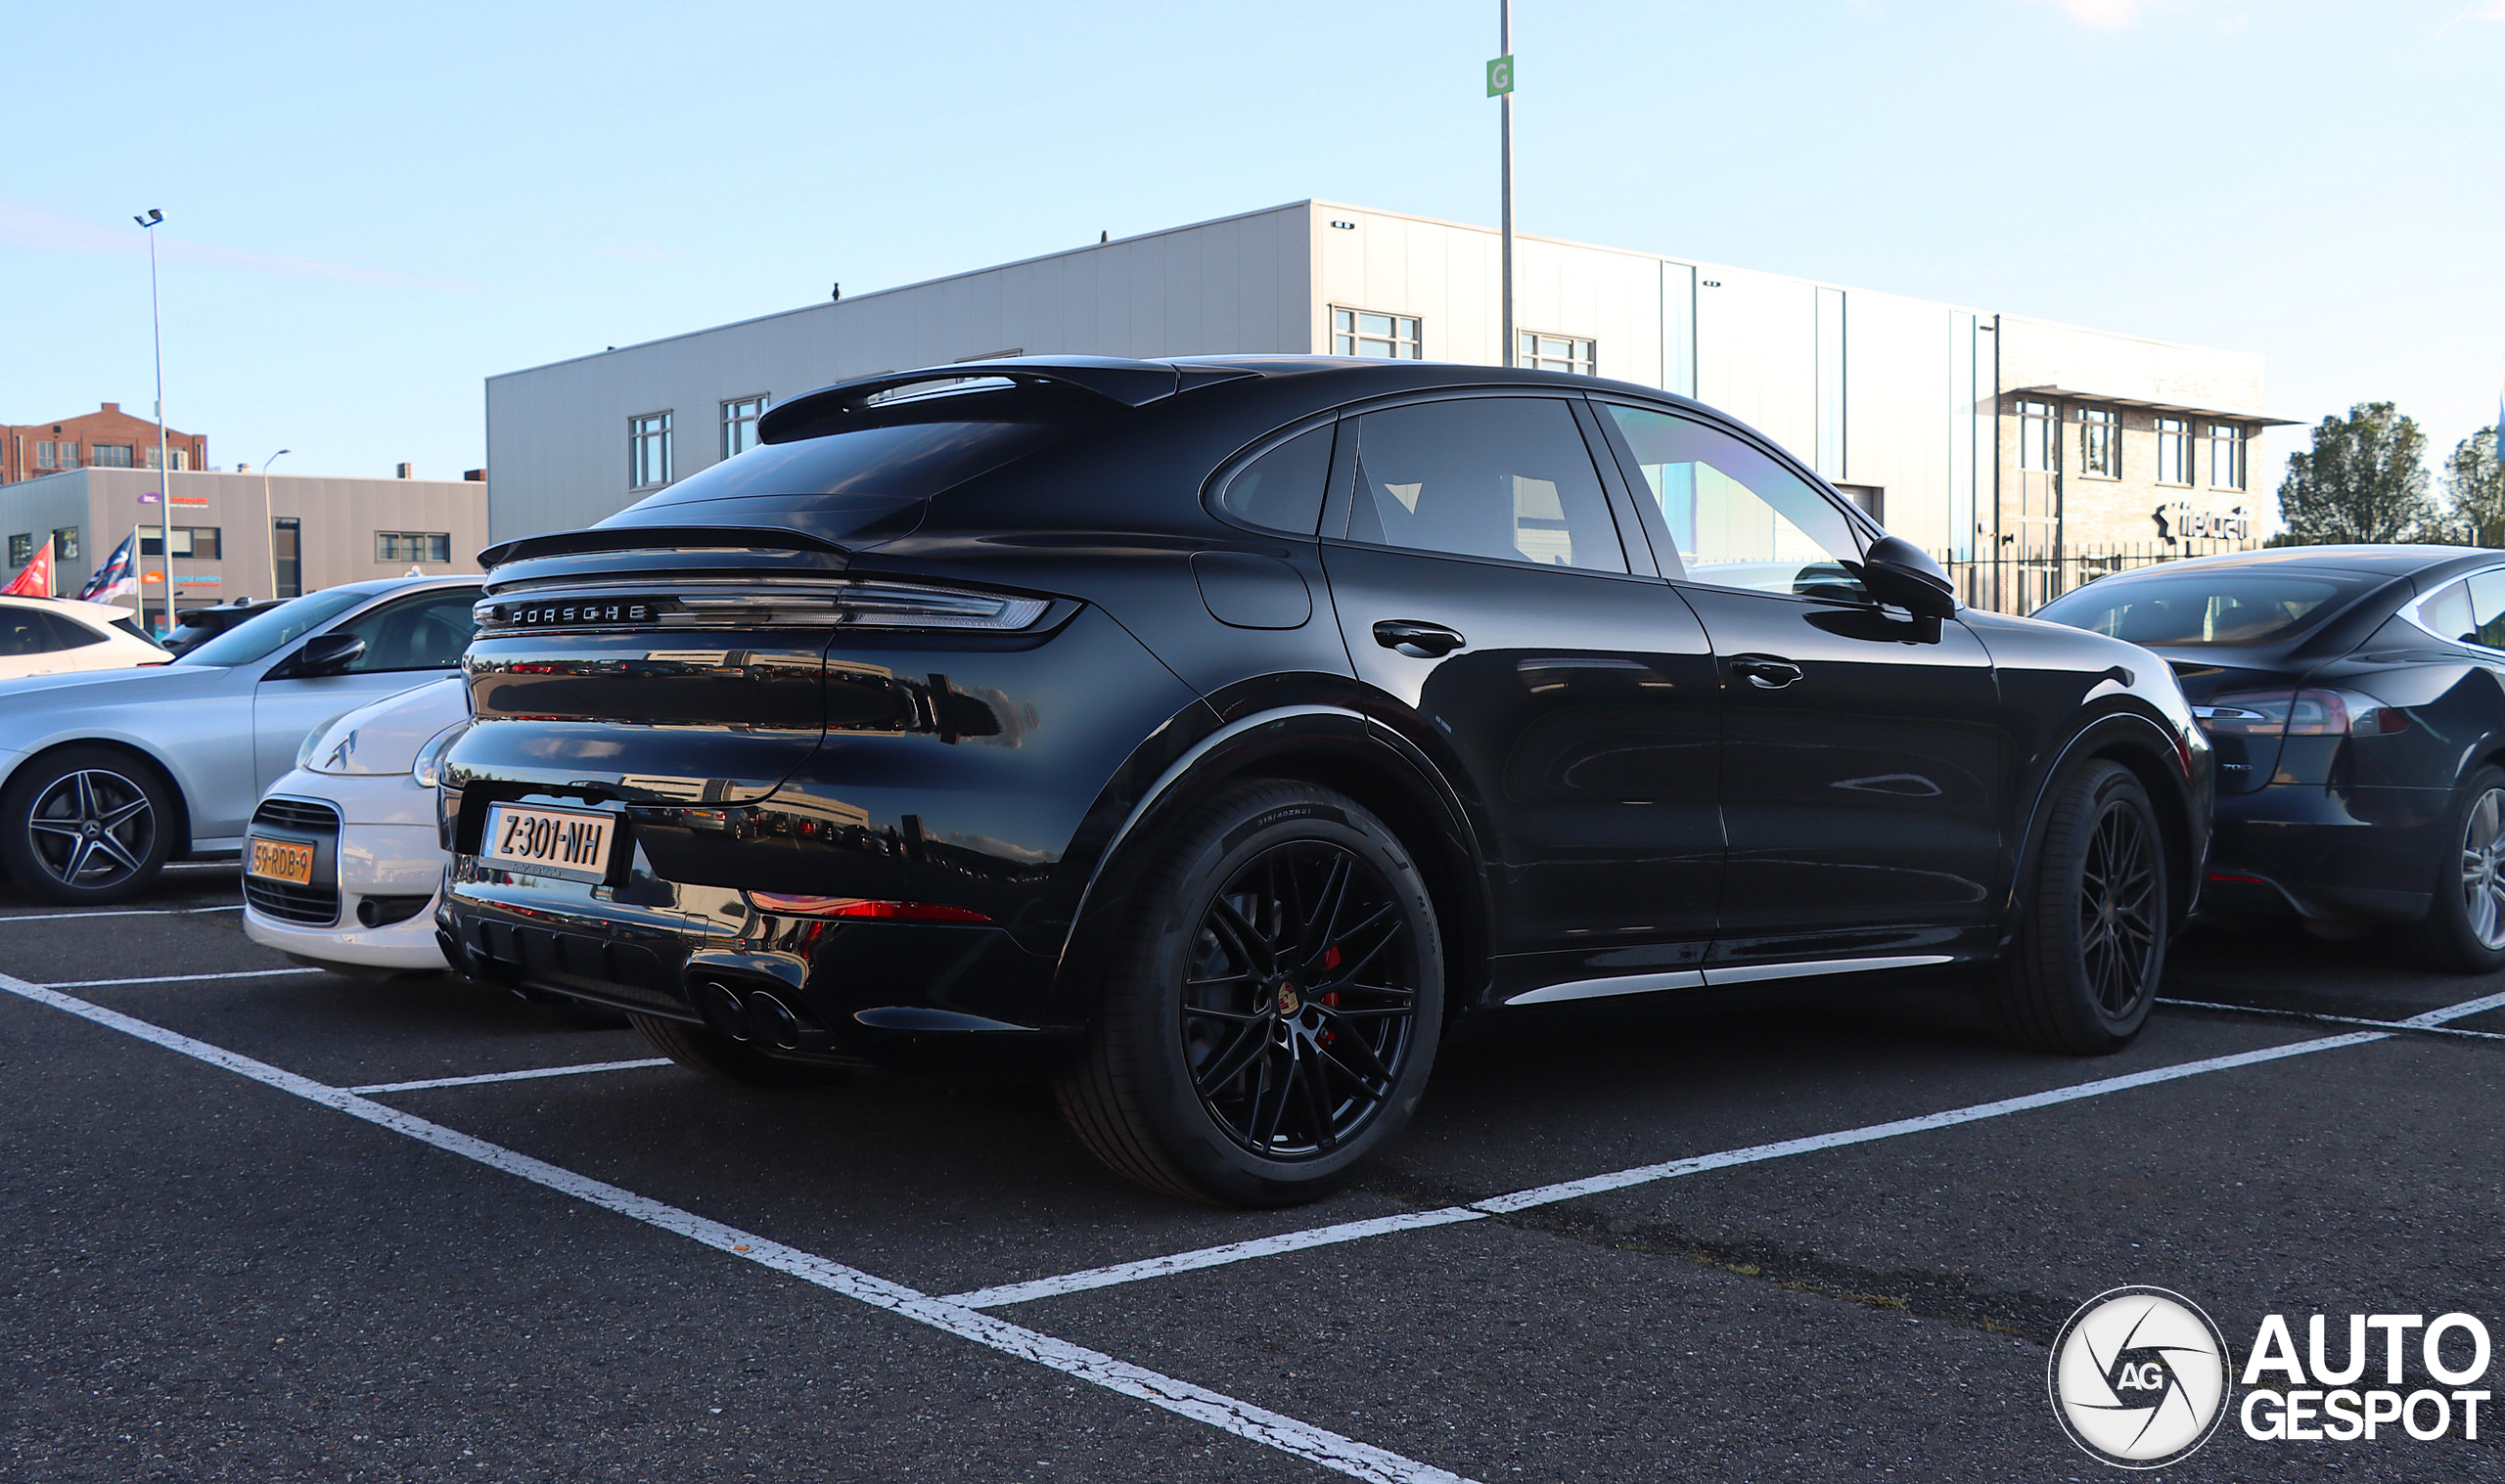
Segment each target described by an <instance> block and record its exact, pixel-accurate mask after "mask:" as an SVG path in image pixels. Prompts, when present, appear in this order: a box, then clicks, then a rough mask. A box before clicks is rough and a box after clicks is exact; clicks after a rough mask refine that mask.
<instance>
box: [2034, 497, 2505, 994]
mask: <svg viewBox="0 0 2505 1484" xmlns="http://www.w3.org/2000/svg"><path fill="white" fill-rule="evenodd" d="M2038 616H2040V617H2044V618H2049V619H2053V620H2056V621H2058V622H2062V623H2072V624H2076V625H2078V626H2079V627H2081V628H2087V629H2093V630H2095V631H2096V632H2098V633H2102V634H2111V635H2114V636H2115V637H2117V638H2120V639H2128V640H2131V641H2133V642H2134V643H2137V644H2141V645H2145V646H2147V647H2148V648H2149V649H2151V650H2153V651H2155V652H2157V653H2158V654H2160V655H2162V656H2163V657H2164V658H2165V659H2166V660H2167V662H2168V663H2170V664H2171V665H2172V666H2173V668H2174V673H2175V675H2176V676H2177V677H2178V678H2179V679H2180V680H2181V681H2182V684H2183V689H2184V692H2185V693H2186V695H2188V696H2189V697H2191V699H2192V700H2194V701H2195V702H2196V703H2197V704H2196V705H2195V707H2194V710H2195V712H2196V714H2198V716H2199V717H2200V719H2201V724H2202V726H2203V727H2204V728H2205V729H2207V730H2208V731H2209V734H2210V736H2211V737H2212V738H2213V739H2214V741H2215V744H2216V749H2217V771H2218V787H2217V795H2218V796H2217V815H2216V820H2217V823H2216V832H2215V842H2214V845H2213V848H2212V849H2211V852H2210V859H2209V890H2208V894H2207V897H2206V898H2205V900H2207V901H2208V902H2209V903H2210V904H2211V905H2214V906H2216V907H2219V908H2221V909H2224V910H2228V911H2240V912H2246V913H2252V914H2255V915H2259V916H2276V917H2301V918H2305V919H2309V920H2312V921H2315V922H2337V923H2346V924H2355V925H2361V926H2362V925H2384V926H2392V927H2397V928H2398V929H2399V930H2400V933H2401V935H2402V936H2403V937H2404V938H2405V939H2406V940H2408V941H2409V943H2410V944H2411V946H2413V947H2414V948H2415V949H2416V950H2417V952H2418V957H2419V958H2420V959H2421V960H2422V961H2423V962H2425V963H2427V964H2429V965H2431V966H2432V967H2438V968H2447V969H2451V970H2454V971H2456V972H2461V973H2491V972H2494V971H2495V970H2496V969H2498V968H2505V552H2497V551H2469V550H2464V549H2463V548H2461V547H2457V546H2297V547H2281V548H2276V549H2272V550H2266V551H2258V552H2245V553H2239V554H2237V555H2234V556H2228V557H2207V558H2201V559H2198V560H2195V561H2190V562H2168V563H2166V564H2165V565H2163V566H2158V567H2150V568H2147V569H2145V570H2142V571H2138V572H2127V573H2122V574H2118V575H2116V576H2112V577H2107V578H2104V579H2102V580H2100V581H2097V582H2093V583H2090V584H2089V585H2087V586H2086V587H2082V588H2079V589H2077V590H2076V591H2074V592H2072V593H2070V594H2067V595H2065V596H2064V597H2061V598H2058V599H2056V600H2054V601H2053V602H2052V603H2050V604H2047V605H2046V606H2045V607H2042V608H2041V609H2039V610H2038Z"/></svg>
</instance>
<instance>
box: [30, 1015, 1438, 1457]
mask: <svg viewBox="0 0 2505 1484" xmlns="http://www.w3.org/2000/svg"><path fill="white" fill-rule="evenodd" d="M0 990H6V991H8V992H9V993H11V994H15V995H19V996H22V997H23V998H25V999H28V1000H32V1001H34V1002H35V1003H37V1004H39V1005H48V1006H50V1007H52V1008H53V1009H55V1010H58V1011H63V1012H68V1013H69V1014H73V1015H76V1016H78V1017H80V1018H81V1019H84V1020H89V1021H92V1022H94V1023H95V1024H98V1025H101V1026H105V1027H106V1028H108V1029H111V1030H117V1031H120V1032H122V1033H123V1034H124V1035H129V1036H135V1037H137V1038H138V1039H140V1040H142V1041H146V1042H148V1043H149V1044H151V1045H153V1046H159V1047H163V1048H164V1049H165V1050H167V1051H171V1052H176V1053H179V1054H181V1055H182V1056H186V1057H192V1058H194V1059H195V1060H199V1061H204V1062H206V1063H207V1064H208V1065H210V1066H215V1067H219V1068H221V1069H223V1070H226V1071H230V1072H233V1073H235V1074H236V1075H237V1076H240V1077H248V1078H250V1079H251V1080H252V1081H254V1082H258V1083H260V1084H262V1085H263V1086H265V1087H271V1088H275V1089H277V1090H278V1091H280V1092H283V1093H287V1094H290V1095H291V1096H294V1097H297V1098H301V1099H303V1100H305V1101H306V1102H312V1103H317V1104H319V1105H321V1106H323V1107H327V1108H332V1109H334V1110H336V1111H338V1112H342V1113H345V1114H347V1115H348V1116H349V1117H351V1118H359V1119H363V1120H364V1121H365V1122H367V1123H371V1124H374V1125H375V1126H377V1127H379V1128H386V1129H389V1130H390V1131H392V1132H393V1133H395V1134H402V1135H405V1136H407V1137H408V1138H411V1139H414V1140H416V1141H418V1142H419V1143H421V1144H426V1145H431V1146H433V1147H435V1148H438V1149H441V1150H443V1151H444V1152H446V1153H449V1154H457V1155H459V1156H461V1157H462V1158H464V1159H469V1160H474V1161H476V1162H478V1163H479V1164H482V1165H485V1166H487V1167H488V1168H490V1169H494V1170H501V1171H503V1172H504V1173H506V1174H508V1175H514V1176H518V1177H520V1178H522V1179H524V1180H527V1181H529V1182H531V1183H532V1184H534V1185H537V1186H541V1187H543V1188H545V1189H547V1190H551V1191H555V1192H558V1193H559V1194H563V1195H570V1196H572V1197H573V1198H574V1199H576V1200H580V1201H583V1202H585V1203H587V1204H590V1205H595V1206H598V1207H600V1208H602V1209H603V1210H608V1211H614V1212H615V1213H617V1214H618V1215H620V1216H624V1217H627V1218H629V1219H631V1220H634V1221H639V1222H642V1223H644V1224H645V1225H646V1226H650V1227H654V1228H657V1229H659V1230H660V1231H663V1232H671V1233H675V1234H676V1235H678V1236H680V1237H686V1238H688V1239H689V1240H691V1241H695V1242H700V1243H702V1244H704V1245H706V1246H708V1247H711V1248H713V1249H714V1250H716V1251H718V1252H723V1253H726V1254H729V1255H731V1256H735V1257H740V1258H744V1259H746V1260H747V1261H749V1262H752V1263H755V1264H757V1265H758V1266H760V1267H764V1268H770V1269H772V1270H774V1271H775V1272H778V1273H784V1274H788V1275H790V1276H791V1277H793V1278H797V1279H798V1280H800V1281H801V1282H806V1283H812V1284H815V1285H816V1286H818V1287H821V1288H825V1289H827V1290H828V1291H830V1292H834V1293H840V1294H843V1296H844V1297H846V1298H852V1299H858V1300H859V1301H861V1302H862V1303H865V1304H868V1305H870V1306H872V1307H874V1308H879V1309H885V1310H887V1311H888V1312H889V1313H891V1314H898V1315H902V1316H903V1317H904V1318H906V1319H910V1320H913V1321H915V1322H917V1323H920V1324H924V1325H928V1326H930V1327H933V1328H934V1329H940V1330H944V1331H945V1332H947V1333H950V1334H954V1335H956V1336H958V1337H959V1338H961V1339H968V1340H972V1341H974V1342H975V1343H976V1344H979V1345H982V1346H985V1347H986V1348H989V1349H992V1350H997V1351H999V1352H1001V1353H1002V1354H1004V1355H1011V1356H1016V1357H1018V1358H1019V1359H1021V1360H1028V1361H1033V1362H1035V1363H1036V1364H1037V1365H1040V1366H1046V1367H1049V1368H1051V1369H1052V1370H1055V1371H1058V1372H1062V1373H1063V1374H1065V1375H1069V1376H1072V1377H1074V1378H1076V1379H1079V1380H1083V1381H1086V1382H1088V1383H1090V1384H1091V1385H1096V1386H1102V1387H1104V1388H1105V1389H1106V1390H1108V1391H1113V1392H1116V1393H1118V1394H1120V1395H1122V1396H1127V1397H1134V1398H1137V1399H1138V1400H1140V1401H1143V1402H1147V1403H1149V1404H1150V1405H1152V1406H1155V1407H1160V1408H1162V1409H1164V1410H1165V1411H1167V1412H1170V1413H1173V1414H1175V1415H1176V1416H1178V1417H1190V1418H1192V1419H1193V1420H1194V1421H1199V1422H1206V1423H1207V1424H1208V1425H1209V1426H1212V1427H1215V1428H1218V1429H1220V1430H1221V1431H1225V1432H1229V1433H1232V1434H1234V1435H1235V1436H1237V1437H1240V1438H1248V1439H1250V1440H1252V1441H1253V1442H1255V1443H1261V1444H1264V1445H1266V1446H1268V1447H1271V1448H1275V1449H1278V1450H1279V1451H1280V1452H1282V1453H1287V1454H1292V1455H1294V1456H1295V1457H1297V1458H1299V1459H1304V1460H1307V1461H1308V1462H1315V1463H1319V1464H1321V1465H1322V1466H1323V1467H1325V1468H1330V1469H1334V1470H1337V1471H1338V1472H1340V1473H1344V1474H1346V1475H1348V1476H1349V1477H1351V1478H1356V1479H1365V1480H1371V1481H1379V1484H1470V1481H1468V1480H1465V1479H1463V1478H1462V1477H1461V1476H1460V1475H1458V1474H1455V1473H1451V1472H1449V1471H1447V1470H1445V1469H1441V1468H1437V1467H1435V1466H1434V1465H1432V1464H1428V1463H1421V1462H1418V1461H1416V1460H1415V1459H1408V1458H1403V1457H1402V1456H1401V1455H1399V1454H1396V1453H1392V1452H1389V1450H1386V1449H1381V1448H1377V1447H1375V1446H1373V1445H1372V1444H1370V1443H1360V1442H1358V1441H1357V1440H1355V1439H1354V1438H1349V1437H1344V1436H1343V1435H1341V1434H1339V1433H1336V1432H1333V1431H1330V1430H1329V1429H1328V1428H1323V1427H1317V1426H1314V1425H1313V1424H1312V1423H1310V1422H1305V1421H1299V1420H1298V1419H1297V1418H1295V1417H1287V1416H1285V1415H1283V1414H1280V1413H1276V1412H1271V1411H1269V1410H1268V1409H1266V1408H1262V1407H1256V1406H1253V1404H1252V1403H1250V1402H1245V1401H1240V1400H1238V1399H1236V1398H1234V1397H1231V1396H1227V1395H1224V1394H1223V1393H1220V1392H1215V1391H1210V1390H1208V1389H1207V1388H1206V1387H1201V1386H1195V1385H1193V1384H1192V1383H1191V1382H1189V1381H1183V1380H1177V1379H1175V1378H1174V1377H1172V1376H1169V1375H1163V1374H1161V1373H1159V1372H1154V1371H1150V1370H1148V1369H1147V1368H1145V1367H1141V1366H1134V1365H1131V1364H1130V1363H1129V1362H1127V1361H1119V1360H1116V1359H1115V1358H1114V1357H1112V1356H1110V1355H1106V1354H1103V1353H1102V1352H1099V1351H1095V1350H1089V1349H1087V1348H1085V1347H1083V1346H1079V1345H1073V1344H1071V1343H1070V1342H1069V1341H1067V1340H1062V1339H1056V1338H1054V1337H1053V1336H1052V1335H1049V1334H1044V1333H1041V1332H1039V1331H1037V1330H1033V1329H1028V1328H1025V1327H1023V1326H1019V1325H1013V1324H1011V1323H1009V1322H1008V1321H1006V1320H1003V1319H999V1318H996V1317H994V1316H992V1315H988V1314H979V1313H977V1312H975V1311H974V1310H972V1309H969V1308H967V1307H965V1306H964V1305H962V1304H956V1303H951V1302H949V1301H948V1300H947V1299H944V1298H933V1297H931V1296H930V1295H929V1294H926V1293H922V1292H919V1291H917V1290H915V1289H912V1288H908V1287H905V1286H904V1285H903V1284H901V1283H892V1282H888V1281H887V1280H885V1279H882V1278H877V1277H874V1276H872V1275H870V1274H868V1273H864V1272H862V1271H861V1270H860V1269H858V1268H849V1267H845V1266H844V1265H843V1264H842V1263H837V1262H830V1261H829V1260H827V1259H826V1258H823V1257H817V1256H814V1255H812V1254H810V1253H807V1252H802V1251H800V1250H798V1249H797V1248H794V1247H787V1246H785V1245H783V1244H782V1243H781V1242H778V1241H771V1240H768V1239H767V1238H765V1237H758V1236H756V1235H755V1234H753V1233H750V1232H743V1231H741V1230H740V1229H739V1228H737V1227H731V1226H725V1225H723V1224H722V1223H720V1222H717V1221H711V1220H708V1219H706V1218H705V1217H702V1216H699V1215H697V1214H695V1213H694V1212H692V1211H686V1210H681V1209H680V1208H678V1207H676V1206H671V1205H664V1204H662V1203H661V1202H660V1201H658V1200H653V1199H649V1198H647V1197H645V1196H642V1195H638V1194H636V1193H634V1192H631V1191H627V1190H622V1189H620V1188H619V1187H616V1186H614V1185H610V1184H608V1183H607V1182H605V1181H599V1180H594V1179H592V1178H591V1177H589V1176H587V1175H577V1174H575V1173H574V1172H573V1171H571V1170H568V1169H564V1168H561V1167H559V1166H557V1165H553V1164H550V1163H548V1162H547V1161H545V1160H541V1159H534V1158H532V1157H531V1156H529V1155H527V1154H523V1153H519V1152H517V1151H515V1150H513V1149H508V1148H505V1147H502V1146H501V1145H494V1144H489V1143H487V1142H486V1141H485V1140H483V1139H476V1138H473V1137H471V1136H470V1135H468V1134H464V1133H461V1132H459V1131H458V1130H455V1129H448V1128H445V1127H444V1126H443V1125H441V1124H438V1123H430V1122H428V1121H427V1120H425V1119H423V1118H419V1117H416V1116H414V1115H412V1114H409V1113H403V1112H401V1111H400V1110H398V1109H397V1108H393V1107H389V1106H387V1105H385V1104H383V1103H380V1102H373V1101H371V1100H369V1099H366V1098H362V1097H359V1096H357V1095H356V1094H355V1093H352V1092H349V1091H347V1090H346V1089H344V1088H336V1087H326V1086H324V1085H323V1084H321V1083H319V1082H315V1081H313V1080H312V1079H310V1078H307V1077H299V1076H297V1075H296V1073H294V1072H291V1071H286V1070H283V1069H281V1068H279V1067H275V1066H272V1065H270V1064H269V1063H267V1062H265V1061H255V1060H253V1059H252V1058H251V1057H245V1056H241V1055H238V1054H237V1053H234V1052H230V1051H227V1050H225V1049H223V1048H221V1047H215V1046H211V1045H209V1044H208V1043H207V1042H205V1041H195V1040H193V1039H192V1038H191V1037H189V1036H185V1035H180V1034H178V1033H176V1032H174V1031H169V1030H166V1029H164V1028H163V1027H161V1026H158V1025H152V1024H150V1023H149V1022H147V1021H145V1020H139V1019H134V1018H133V1017H131V1016H129V1015H125V1014H122V1013H121V1012H118V1011H111V1010H107V1009H105V1008H104V1007H103V1006H101V1005H91V1004H89V1003H88V1002H86V1001H84V1000H80V999H76V998H73V997H71V996H69V995H65V994H62V993H59V992H58V991H57V990H55V989H53V988H50V987H47V986H43V985H37V984H29V983H27V982H26V981H25V980H23V979H17V978H12V977H10V976H9V975H7V974H0Z"/></svg>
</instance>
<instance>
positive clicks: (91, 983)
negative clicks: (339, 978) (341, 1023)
mask: <svg viewBox="0 0 2505 1484" xmlns="http://www.w3.org/2000/svg"><path fill="white" fill-rule="evenodd" d="M327 972H329V970H328V969H321V968H238V969H235V970H233V971H232V972H229V973H222V974H141V975H140V976H139V977H138V978H136V979H64V980H62V981H61V982H60V983H58V984H46V985H42V986H40V987H41V988H44V989H105V988H109V987H111V986H113V985H115V984H191V983H196V982H198V981H200V980H203V979H266V978H269V977H271V976H272V975H274V974H318V973H327ZM5 977H6V976H5V975H0V978H5Z"/></svg>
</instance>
